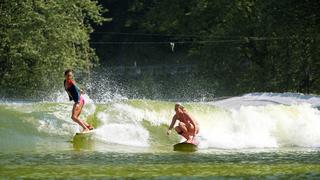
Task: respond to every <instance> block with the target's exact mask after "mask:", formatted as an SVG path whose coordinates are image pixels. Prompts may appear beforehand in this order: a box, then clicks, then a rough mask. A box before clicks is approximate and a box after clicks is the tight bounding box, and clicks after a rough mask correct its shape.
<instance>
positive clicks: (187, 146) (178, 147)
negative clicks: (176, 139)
mask: <svg viewBox="0 0 320 180" xmlns="http://www.w3.org/2000/svg"><path fill="white" fill-rule="evenodd" d="M173 150H174V151H182V152H195V151H197V150H198V145H197V144H193V143H187V142H182V143H178V144H175V145H173Z"/></svg>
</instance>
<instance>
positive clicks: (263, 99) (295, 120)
mask: <svg viewBox="0 0 320 180" xmlns="http://www.w3.org/2000/svg"><path fill="white" fill-rule="evenodd" d="M85 99H86V102H87V104H86V105H85V108H84V112H83V113H82V115H81V117H82V118H84V119H87V120H88V121H90V122H92V123H93V124H95V125H96V130H95V132H94V138H95V141H97V142H98V143H99V144H100V145H102V146H103V145H104V144H105V145H108V146H114V147H117V148H118V149H117V148H115V149H114V150H115V151H118V150H119V148H120V149H126V148H125V147H127V148H129V147H136V148H142V149H152V150H155V149H157V150H158V149H161V148H163V149H165V147H170V148H171V147H172V145H173V144H174V143H176V142H179V141H183V139H181V138H180V137H178V135H176V133H173V134H172V135H171V136H170V137H168V136H167V135H166V129H167V128H168V125H169V124H170V122H171V119H172V116H173V115H174V104H175V102H170V101H160V100H146V99H126V98H119V99H113V100H108V101H105V102H98V103H97V102H95V101H94V100H92V99H90V98H89V97H88V96H87V95H86V96H85ZM182 103H183V104H184V106H185V107H186V109H187V110H188V111H189V112H190V113H191V114H192V115H193V116H194V117H195V118H196V120H197V121H198V122H199V124H200V134H199V137H198V139H199V141H200V151H201V150H208V149H221V150H223V149H265V148H285V147H303V148H316V147H320V131H319V127H320V112H319V110H318V106H319V105H320V97H318V96H315V95H303V94H295V93H251V94H246V95H243V96H239V97H231V98H225V99H222V100H217V101H212V102H182ZM71 108H72V103H70V102H68V100H67V96H66V94H64V93H58V95H57V96H56V97H55V98H54V99H53V100H52V101H42V102H21V101H20V102H15V101H5V100H2V101H1V103H0V114H1V116H0V122H1V124H2V126H1V131H0V136H1V137H2V138H1V141H0V150H1V151H11V150H17V149H21V148H31V149H34V148H36V147H39V148H40V149H41V148H42V149H43V148H45V147H48V146H49V147H51V148H55V147H60V146H61V145H60V144H61V142H64V143H67V144H70V142H69V140H70V139H72V137H73V135H74V134H75V133H76V132H78V131H79V127H78V125H76V124H75V123H74V122H72V120H71V119H70V116H71V114H70V112H71ZM49 144H50V145H49ZM53 146H54V147H53ZM64 148H66V147H64Z"/></svg>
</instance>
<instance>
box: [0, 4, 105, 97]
mask: <svg viewBox="0 0 320 180" xmlns="http://www.w3.org/2000/svg"><path fill="white" fill-rule="evenodd" d="M0 10H1V11H0V13H1V14H0V27H1V30H0V42H1V44H0V87H1V91H2V92H1V94H7V95H10V96H20V97H21V96H30V95H32V94H37V95H39V93H41V92H43V93H42V94H46V93H49V92H50V90H54V89H57V88H58V87H61V86H62V85H61V81H62V78H63V71H64V70H65V69H66V68H71V69H74V70H76V71H77V72H89V70H90V69H91V68H92V67H93V63H94V62H96V61H97V57H96V55H95V52H94V50H93V49H92V48H91V47H90V45H89V34H90V33H91V32H92V31H93V28H92V27H91V24H92V23H96V24H101V23H102V22H103V21H105V20H106V19H105V18H104V17H102V13H103V12H104V10H103V9H102V7H101V6H99V5H98V4H97V2H96V1H91V0H81V1H78V0H68V1H42V0H25V1H18V0H11V1H9V0H6V1H4V2H2V3H1V4H0Z"/></svg>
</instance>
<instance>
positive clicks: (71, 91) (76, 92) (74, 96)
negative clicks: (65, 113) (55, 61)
mask: <svg viewBox="0 0 320 180" xmlns="http://www.w3.org/2000/svg"><path fill="white" fill-rule="evenodd" d="M64 76H65V80H64V89H65V90H66V91H67V93H68V95H69V100H70V101H72V100H73V101H74V105H73V108H72V116H71V119H72V120H73V121H74V122H76V123H78V124H79V125H80V126H81V127H82V128H83V131H82V132H89V131H90V130H92V129H93V127H92V126H91V125H90V124H88V123H86V122H85V121H83V120H81V119H80V118H79V116H80V114H81V112H82V108H83V105H84V104H85V100H84V98H83V94H84V92H83V90H81V89H80V88H79V87H78V86H77V85H76V82H75V81H74V80H73V73H72V70H71V69H68V70H66V71H65V72H64Z"/></svg>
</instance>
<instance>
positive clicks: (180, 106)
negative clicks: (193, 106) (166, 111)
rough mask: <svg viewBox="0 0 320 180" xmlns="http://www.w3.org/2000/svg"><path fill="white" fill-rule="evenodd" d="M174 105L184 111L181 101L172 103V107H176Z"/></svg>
mask: <svg viewBox="0 0 320 180" xmlns="http://www.w3.org/2000/svg"><path fill="white" fill-rule="evenodd" d="M176 106H178V108H180V109H181V110H182V111H186V109H185V108H184V106H183V105H182V104H181V103H179V102H177V103H176V104H175V105H174V107H176Z"/></svg>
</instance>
